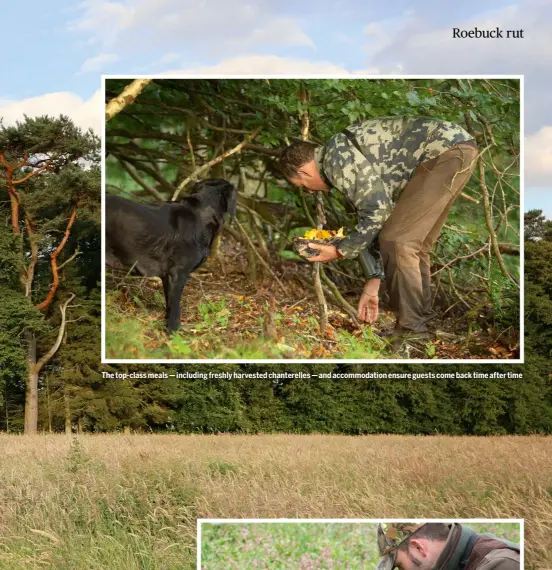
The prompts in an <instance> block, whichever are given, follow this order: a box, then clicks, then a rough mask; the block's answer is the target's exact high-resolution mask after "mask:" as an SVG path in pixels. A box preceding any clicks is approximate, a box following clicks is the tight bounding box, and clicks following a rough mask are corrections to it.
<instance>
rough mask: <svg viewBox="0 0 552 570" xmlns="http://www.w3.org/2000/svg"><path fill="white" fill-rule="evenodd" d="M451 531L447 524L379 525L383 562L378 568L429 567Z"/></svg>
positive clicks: (423, 569)
mask: <svg viewBox="0 0 552 570" xmlns="http://www.w3.org/2000/svg"><path fill="white" fill-rule="evenodd" d="M449 533H450V526H449V525H448V524H445V523H425V524H412V523H390V524H380V525H378V548H379V551H380V556H381V558H380V561H379V563H378V569H377V570H392V569H393V568H399V570H430V568H432V567H433V565H434V564H435V562H436V561H437V559H438V558H439V556H440V555H441V553H442V552H443V549H444V548H445V544H446V541H447V538H448V536H449Z"/></svg>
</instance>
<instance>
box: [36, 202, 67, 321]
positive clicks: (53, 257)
mask: <svg viewBox="0 0 552 570" xmlns="http://www.w3.org/2000/svg"><path fill="white" fill-rule="evenodd" d="M76 217H77V208H76V206H75V208H73V213H72V214H71V217H70V218H69V222H68V223H67V227H66V228H65V233H64V235H63V239H62V240H61V242H60V244H59V245H58V246H57V248H56V249H55V251H54V252H53V253H52V254H51V255H50V264H51V266H52V277H53V283H52V284H51V285H50V290H49V291H48V295H47V296H46V299H44V301H42V303H39V304H38V305H35V309H37V310H38V311H42V310H44V309H45V308H46V307H48V305H49V304H50V303H51V302H52V301H53V299H54V295H55V294H56V291H57V288H58V286H59V274H58V265H57V256H58V255H59V254H60V253H61V251H62V250H63V248H64V247H65V244H66V243H67V240H68V239H69V235H70V233H71V227H72V226H73V223H74V222H75V218H76Z"/></svg>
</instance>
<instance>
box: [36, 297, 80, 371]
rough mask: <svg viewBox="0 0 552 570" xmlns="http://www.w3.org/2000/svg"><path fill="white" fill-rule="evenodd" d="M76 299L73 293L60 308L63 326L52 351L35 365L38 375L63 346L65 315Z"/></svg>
mask: <svg viewBox="0 0 552 570" xmlns="http://www.w3.org/2000/svg"><path fill="white" fill-rule="evenodd" d="M74 298H75V295H74V294H73V293H71V294H70V295H69V298H68V299H67V300H66V301H65V302H64V303H63V304H62V305H61V306H60V308H59V310H60V311H61V324H60V325H59V330H58V334H57V338H56V341H55V342H54V344H53V345H52V347H51V348H50V350H49V351H48V352H47V353H46V354H45V355H44V356H42V358H40V359H39V360H38V362H37V363H36V364H35V373H36V374H38V373H39V372H40V370H41V369H42V367H43V366H44V365H45V364H46V363H48V362H49V361H50V360H51V359H52V357H53V356H54V354H55V353H56V352H57V351H58V348H59V347H60V345H61V341H62V340H63V335H64V334H65V325H66V320H65V313H66V311H67V305H69V303H70V302H71V301H72V300H73V299H74Z"/></svg>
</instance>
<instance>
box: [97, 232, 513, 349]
mask: <svg viewBox="0 0 552 570" xmlns="http://www.w3.org/2000/svg"><path fill="white" fill-rule="evenodd" d="M247 259H248V258H247V251H246V249H245V248H244V247H243V246H242V245H241V244H239V243H236V242H235V241H234V240H233V239H232V238H228V237H225V238H224V239H223V240H222V246H221V248H220V254H219V257H218V259H213V258H210V259H209V260H207V262H206V263H205V264H204V265H203V266H202V267H201V268H200V269H199V270H198V271H196V272H195V273H193V274H192V276H191V278H190V280H189V281H188V284H187V286H186V287H185V289H184V293H183V296H182V317H181V323H182V324H181V329H180V331H179V332H178V333H177V334H175V335H173V336H172V337H171V338H169V337H168V336H167V335H166V334H165V332H164V299H163V292H162V289H161V285H160V282H155V281H152V280H143V279H138V278H134V277H128V276H127V277H125V276H120V277H114V276H113V275H112V274H111V273H109V270H108V271H107V277H106V285H107V287H106V288H107V296H106V357H107V358H111V359H117V358H121V359H123V358H125V359H146V358H147V359H156V358H157V359H159V358H174V359H240V360H243V359H259V360H261V359H351V360H352V359H366V360H379V359H382V360H384V359H397V358H403V359H433V360H444V359H512V358H518V357H519V353H518V350H517V346H516V345H517V343H518V342H517V336H516V334H515V333H514V334H513V335H509V336H508V335H505V334H500V333H497V332H495V331H493V330H492V329H491V330H489V329H487V330H486V331H485V330H483V329H482V328H480V327H478V326H473V324H472V325H471V326H468V323H467V321H466V319H459V318H458V317H457V316H456V317H454V316H452V313H450V314H449V316H445V317H444V318H441V319H436V320H434V322H433V324H434V327H435V329H436V330H435V336H434V338H433V339H432V340H430V341H427V342H423V343H420V342H417V343H408V344H406V343H404V344H403V345H402V346H395V347H393V346H392V344H391V343H390V342H389V341H387V340H384V339H383V338H382V337H380V336H379V335H378V331H379V330H384V329H389V328H392V326H393V324H394V317H393V314H392V313H391V312H390V311H389V310H387V309H386V307H385V305H384V306H382V307H380V316H379V319H378V322H377V324H376V325H375V326H369V325H360V326H359V325H357V324H355V323H354V322H353V321H352V319H351V317H350V316H349V315H347V313H346V312H344V310H343V309H342V308H341V307H339V306H335V305H333V304H331V302H330V300H329V299H328V322H329V326H328V329H327V330H326V331H325V333H324V334H321V333H320V328H319V321H318V306H317V302H316V297H315V294H314V291H312V290H311V289H308V288H307V287H306V286H305V284H304V282H305V279H307V278H308V276H309V275H310V272H311V266H310V264H307V263H306V262H304V263H302V262H297V261H288V260H284V259H278V260H277V261H276V262H274V263H273V264H272V265H271V270H272V271H273V272H274V273H275V274H276V275H278V276H279V279H280V282H281V284H282V287H281V286H280V284H279V283H278V282H277V281H276V280H275V279H274V277H273V276H272V275H270V274H268V271H266V270H265V275H264V276H263V275H261V276H260V277H259V279H258V280H257V282H252V281H251V280H250V278H248V266H247V264H248V261H247ZM258 269H259V273H260V272H261V269H262V268H261V266H260V265H259V266H258ZM361 287H362V282H361V281H359V290H360V288H361ZM283 289H285V291H284V290H283ZM344 297H345V298H346V299H347V301H348V302H349V303H350V304H351V305H352V306H353V307H356V305H357V302H358V292H349V293H348V294H344ZM512 338H513V340H512Z"/></svg>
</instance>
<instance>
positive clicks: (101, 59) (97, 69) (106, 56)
mask: <svg viewBox="0 0 552 570" xmlns="http://www.w3.org/2000/svg"><path fill="white" fill-rule="evenodd" d="M116 61H119V56H118V55H116V54H114V53H101V54H100V55H97V56H96V57H90V58H88V59H87V60H86V61H85V62H84V63H83V64H82V65H81V68H80V71H79V73H78V75H82V74H84V73H101V72H102V71H103V70H104V68H105V66H106V65H107V64H109V63H114V62H116Z"/></svg>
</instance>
